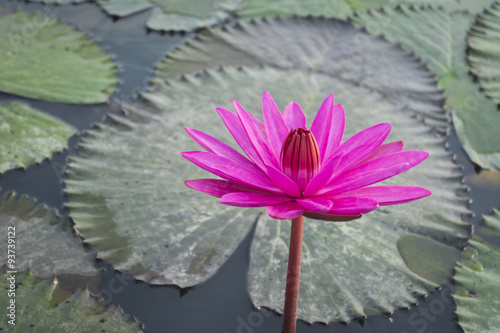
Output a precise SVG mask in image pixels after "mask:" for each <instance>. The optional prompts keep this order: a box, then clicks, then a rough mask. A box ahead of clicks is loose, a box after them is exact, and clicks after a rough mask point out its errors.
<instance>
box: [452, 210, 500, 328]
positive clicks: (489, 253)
mask: <svg viewBox="0 0 500 333" xmlns="http://www.w3.org/2000/svg"><path fill="white" fill-rule="evenodd" d="M499 217H500V215H499V213H498V211H495V214H494V215H493V216H491V217H485V227H487V228H488V229H489V230H488V234H495V235H496V236H498V237H500V218H499ZM483 228H484V227H483ZM481 231H482V230H481ZM493 231H494V233H492V232H493ZM499 262H500V248H498V247H496V246H493V245H491V244H488V243H486V242H484V241H483V240H482V239H481V238H479V237H477V236H475V235H474V236H473V237H472V239H471V240H470V241H469V246H468V247H467V250H466V251H465V252H464V255H463V258H462V260H461V261H460V264H461V266H460V267H457V268H456V274H455V276H454V280H455V285H456V286H457V291H456V293H455V294H454V295H453V299H454V300H455V303H456V304H457V311H456V312H457V315H458V323H459V325H460V326H461V327H462V329H463V330H464V331H465V332H466V333H469V332H475V333H481V332H484V333H487V332H496V331H497V330H498V327H500V312H499V311H498V309H500V289H499V288H498V281H499V279H500V266H499V265H498V263H499Z"/></svg>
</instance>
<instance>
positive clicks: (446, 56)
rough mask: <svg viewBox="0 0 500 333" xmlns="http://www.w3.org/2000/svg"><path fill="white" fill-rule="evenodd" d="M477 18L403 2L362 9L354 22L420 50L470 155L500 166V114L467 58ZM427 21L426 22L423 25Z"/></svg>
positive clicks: (490, 165)
mask: <svg viewBox="0 0 500 333" xmlns="http://www.w3.org/2000/svg"><path fill="white" fill-rule="evenodd" d="M473 19H474V17H473V16H472V15H470V14H465V13H462V12H458V13H454V14H448V13H446V12H445V11H443V10H441V9H435V8H432V7H431V8H425V9H419V8H415V7H405V6H401V7H398V8H397V9H395V10H393V9H390V8H384V9H383V10H381V11H376V12H365V13H357V16H356V17H354V18H352V20H353V21H354V22H355V23H356V24H357V25H359V26H362V27H365V28H366V29H367V30H368V31H369V32H371V33H373V34H376V35H383V36H384V37H385V38H387V39H388V40H389V41H391V42H393V43H400V44H401V45H402V46H403V48H404V49H406V50H408V51H411V52H414V53H415V54H416V55H417V56H418V57H419V58H420V59H421V60H422V62H424V63H425V64H426V65H428V66H429V69H430V70H431V71H432V72H433V73H434V74H435V75H436V77H437V79H438V86H439V87H440V88H441V89H443V90H444V93H445V96H446V106H447V107H449V108H451V110H452V114H453V123H454V125H455V129H456V131H457V135H458V137H459V139H460V141H461V143H462V145H463V147H464V149H465V151H466V152H467V154H468V155H469V157H470V159H471V160H472V161H474V162H475V163H477V164H479V165H480V166H482V167H484V168H489V169H497V170H500V135H499V132H498V128H500V113H499V112H497V106H496V105H495V103H494V101H492V100H491V99H489V98H488V97H487V96H486V95H485V94H484V93H483V92H482V91H480V89H479V85H478V84H476V83H474V82H473V80H472V77H471V76H470V74H469V66H468V64H467V61H466V48H467V45H466V35H467V30H468V28H469V26H470V24H471V23H472V21H473ZM424 22H425V24H423V23H424Z"/></svg>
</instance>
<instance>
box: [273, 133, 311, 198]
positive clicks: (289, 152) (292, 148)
mask: <svg viewBox="0 0 500 333" xmlns="http://www.w3.org/2000/svg"><path fill="white" fill-rule="evenodd" d="M319 156H320V155H319V149H318V143H317V142H316V139H315V138H314V135H313V134H312V132H311V131H309V130H306V129H303V128H302V127H299V128H298V129H296V130H295V129H292V130H291V131H290V133H288V136H287V137H286V139H285V141H284V142H283V147H282V148H281V170H282V171H283V173H284V174H285V175H287V176H288V177H289V178H290V179H292V180H293V181H294V182H295V183H297V185H298V186H299V189H300V191H301V192H302V191H304V190H305V188H306V186H307V184H309V181H310V180H311V179H312V178H313V177H314V175H316V173H318V171H319V164H320V157H319Z"/></svg>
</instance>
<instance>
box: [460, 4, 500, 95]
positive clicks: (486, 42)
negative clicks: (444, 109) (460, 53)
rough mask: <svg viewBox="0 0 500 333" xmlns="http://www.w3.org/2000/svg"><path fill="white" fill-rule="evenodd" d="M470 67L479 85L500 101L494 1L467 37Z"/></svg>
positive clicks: (498, 8) (498, 13)
mask: <svg viewBox="0 0 500 333" xmlns="http://www.w3.org/2000/svg"><path fill="white" fill-rule="evenodd" d="M467 41H468V43H469V46H470V55H469V60H470V63H471V69H472V72H473V73H474V74H476V75H477V76H478V77H479V80H480V84H481V87H482V88H483V89H484V90H485V91H486V93H487V94H488V95H489V96H491V97H492V98H493V99H495V101H496V102H497V103H500V46H499V45H500V4H499V3H495V4H494V5H493V6H492V7H491V8H488V9H487V10H486V11H485V13H484V14H483V15H482V16H481V17H480V18H478V20H477V21H476V22H475V24H474V25H473V26H472V28H471V31H470V36H469V38H468V39H467Z"/></svg>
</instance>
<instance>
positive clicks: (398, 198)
mask: <svg viewBox="0 0 500 333" xmlns="http://www.w3.org/2000/svg"><path fill="white" fill-rule="evenodd" d="M430 194H431V191H429V190H427V189H425V188H422V187H418V186H396V185H381V186H371V187H363V188H358V189H356V190H351V191H346V192H342V193H340V194H339V195H338V196H336V198H341V197H356V198H370V199H373V200H375V201H377V202H378V203H379V205H380V206H385V205H395V204H402V203H406V202H410V201H413V200H417V199H421V198H423V197H426V196H428V195H430Z"/></svg>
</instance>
